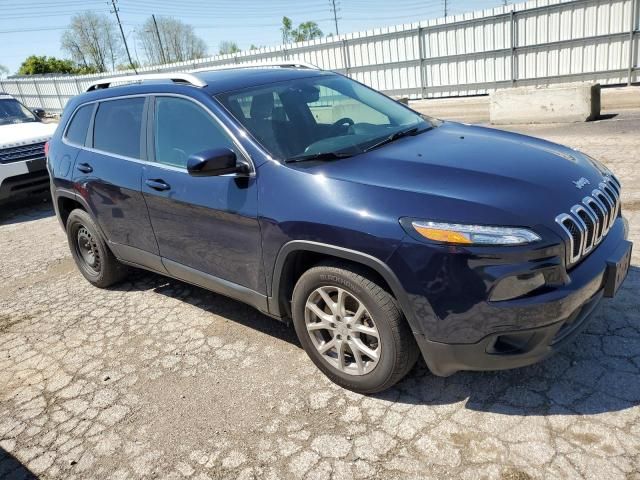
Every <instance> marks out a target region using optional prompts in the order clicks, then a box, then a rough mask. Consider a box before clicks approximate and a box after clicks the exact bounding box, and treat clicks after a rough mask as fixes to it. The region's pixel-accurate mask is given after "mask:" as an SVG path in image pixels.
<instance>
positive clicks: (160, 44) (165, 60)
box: [151, 14, 167, 63]
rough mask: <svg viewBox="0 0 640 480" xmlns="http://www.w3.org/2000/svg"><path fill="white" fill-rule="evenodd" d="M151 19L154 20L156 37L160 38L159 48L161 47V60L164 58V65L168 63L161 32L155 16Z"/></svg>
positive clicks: (152, 15)
mask: <svg viewBox="0 0 640 480" xmlns="http://www.w3.org/2000/svg"><path fill="white" fill-rule="evenodd" d="M151 18H153V26H154V27H155V29H156V36H157V37H158V46H159V47H160V58H162V63H167V59H166V58H165V56H164V47H163V46H162V40H160V31H159V30H158V22H156V16H155V14H151Z"/></svg>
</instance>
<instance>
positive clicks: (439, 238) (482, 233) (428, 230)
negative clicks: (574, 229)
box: [402, 220, 541, 245]
mask: <svg viewBox="0 0 640 480" xmlns="http://www.w3.org/2000/svg"><path fill="white" fill-rule="evenodd" d="M402 223H403V225H404V226H405V228H407V227H408V225H407V223H408V222H402ZM410 226H411V228H413V230H414V231H415V232H417V233H418V234H419V235H420V236H422V237H424V238H426V239H428V240H431V241H434V242H439V243H447V244H456V245H524V244H527V243H532V242H537V241H539V240H541V238H540V236H539V235H538V234H537V233H535V232H532V231H531V230H528V229H526V228H513V227H490V226H486V225H461V224H458V223H443V222H431V221H428V220H413V221H411V222H410Z"/></svg>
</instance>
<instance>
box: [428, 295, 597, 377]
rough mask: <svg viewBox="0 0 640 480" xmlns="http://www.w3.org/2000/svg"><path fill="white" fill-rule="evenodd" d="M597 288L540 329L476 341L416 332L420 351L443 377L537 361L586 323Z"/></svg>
mask: <svg viewBox="0 0 640 480" xmlns="http://www.w3.org/2000/svg"><path fill="white" fill-rule="evenodd" d="M602 293H603V292H602V290H600V291H598V292H597V293H596V294H595V295H594V296H593V297H591V298H590V299H589V300H588V301H587V302H586V303H585V304H583V305H582V306H580V307H579V308H578V309H577V310H576V311H575V312H574V313H573V314H572V315H571V316H570V317H569V318H567V319H564V320H561V321H559V322H554V323H552V324H550V325H546V326H544V327H540V328H533V329H526V330H515V331H510V332H500V333H495V334H492V335H489V336H487V337H485V338H484V339H482V340H481V341H480V342H478V343H472V344H448V343H440V342H432V341H430V340H428V339H427V338H426V337H425V336H424V335H416V340H417V342H418V346H419V347H420V351H421V352H422V355H423V357H424V359H425V362H426V363H427V365H428V367H429V369H430V370H431V372H432V373H433V374H434V375H438V376H441V377H447V376H449V375H452V374H454V373H456V372H458V371H460V370H505V369H509V368H518V367H524V366H526V365H531V364H533V363H536V362H539V361H541V360H543V359H545V358H546V357H548V356H550V355H551V354H553V353H554V352H555V351H557V350H558V349H560V348H562V347H563V346H564V345H566V344H567V343H569V342H570V341H571V340H572V339H573V338H575V337H576V336H577V335H578V334H579V333H580V332H581V331H582V330H583V329H584V328H585V327H586V325H587V323H588V322H589V319H590V317H591V314H592V313H593V311H594V310H595V309H596V307H597V306H598V303H600V300H601V299H602Z"/></svg>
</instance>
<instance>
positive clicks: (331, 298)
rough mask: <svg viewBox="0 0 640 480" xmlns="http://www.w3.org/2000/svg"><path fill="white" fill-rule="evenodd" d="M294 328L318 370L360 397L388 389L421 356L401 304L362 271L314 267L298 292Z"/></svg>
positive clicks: (297, 287)
mask: <svg viewBox="0 0 640 480" xmlns="http://www.w3.org/2000/svg"><path fill="white" fill-rule="evenodd" d="M292 313H293V324H294V326H295V329H296V333H297V335H298V339H299V340H300V343H301V344H302V347H303V348H304V349H305V351H306V352H307V354H308V355H309V357H310V358H311V360H312V361H313V362H314V363H315V364H316V366H317V367H318V368H319V369H320V370H321V371H322V372H323V373H324V374H325V375H327V377H329V378H330V379H331V380H332V381H333V382H335V383H337V384H338V385H340V386H342V387H344V388H347V389H349V390H353V391H355V392H359V393H375V392H380V391H382V390H385V389H387V388H389V387H391V386H392V385H394V384H395V383H396V382H398V381H399V380H401V379H402V378H403V377H404V376H405V375H406V374H407V372H408V371H409V370H410V369H411V368H412V367H413V365H414V364H415V362H416V360H417V358H418V353H419V350H418V347H417V345H416V342H415V339H414V338H413V334H412V333H411V330H410V329H409V326H408V324H407V322H406V320H405V318H404V316H403V315H402V312H401V311H400V309H399V308H398V305H397V302H396V301H395V299H394V298H393V296H391V294H390V293H389V292H387V291H386V290H385V289H384V288H383V287H382V286H381V285H379V284H378V283H377V282H376V281H373V280H371V279H369V278H368V275H367V273H366V272H364V271H359V269H358V268H357V267H349V268H343V267H342V266H341V265H339V264H327V265H319V266H317V267H313V268H311V269H310V270H308V271H306V272H305V273H304V274H303V275H302V276H301V277H300V279H299V280H298V283H297V284H296V286H295V289H294V291H293V301H292Z"/></svg>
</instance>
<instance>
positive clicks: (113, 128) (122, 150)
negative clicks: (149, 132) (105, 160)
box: [93, 97, 145, 159]
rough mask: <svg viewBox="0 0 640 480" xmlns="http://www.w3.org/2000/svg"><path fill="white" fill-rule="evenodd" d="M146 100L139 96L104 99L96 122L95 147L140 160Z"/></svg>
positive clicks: (94, 128) (94, 126) (94, 130)
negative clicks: (143, 112)
mask: <svg viewBox="0 0 640 480" xmlns="http://www.w3.org/2000/svg"><path fill="white" fill-rule="evenodd" d="M144 100H145V99H144V97H135V98H123V99H120V100H109V101H105V102H101V103H100V105H99V106H98V112H97V113H96V118H95V120H94V125H93V147H94V148H96V149H98V150H102V151H103V152H108V153H115V154H116V155H123V156H125V157H130V158H138V159H139V158H140V157H141V155H140V132H141V129H142V108H143V106H144Z"/></svg>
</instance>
